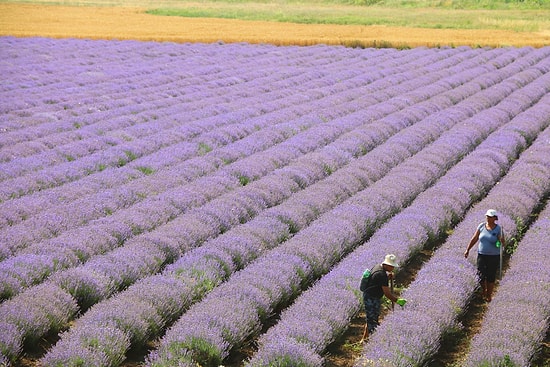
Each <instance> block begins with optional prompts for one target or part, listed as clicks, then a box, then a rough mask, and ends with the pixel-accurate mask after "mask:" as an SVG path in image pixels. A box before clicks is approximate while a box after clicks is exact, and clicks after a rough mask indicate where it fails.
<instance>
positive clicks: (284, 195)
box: [0, 37, 550, 367]
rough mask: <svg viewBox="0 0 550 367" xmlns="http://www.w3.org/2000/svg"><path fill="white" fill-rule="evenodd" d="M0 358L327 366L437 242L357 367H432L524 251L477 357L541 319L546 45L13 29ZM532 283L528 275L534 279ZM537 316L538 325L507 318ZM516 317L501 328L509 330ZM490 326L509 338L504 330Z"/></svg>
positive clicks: (546, 294)
mask: <svg viewBox="0 0 550 367" xmlns="http://www.w3.org/2000/svg"><path fill="white" fill-rule="evenodd" d="M0 53H1V55H2V57H1V58H0V68H1V70H2V74H1V75H2V76H1V80H2V83H1V85H0V97H1V102H0V302H1V303H0V352H1V354H0V366H3V365H6V366H17V365H19V364H21V361H22V360H23V359H25V358H28V355H29V353H30V351H31V350H32V351H34V352H33V353H36V350H37V349H39V348H38V347H37V346H38V345H41V346H42V347H44V342H45V341H46V340H47V341H48V343H47V345H46V347H45V350H44V352H43V353H41V355H39V356H38V357H36V360H35V361H34V363H35V364H36V365H39V366H123V365H124V364H125V360H126V359H127V356H128V355H129V353H131V351H135V350H140V349H144V348H149V349H150V351H148V352H147V353H145V355H144V356H143V359H142V360H141V361H140V363H142V364H143V365H144V366H150V367H153V366H154V367H160V366H189V367H191V366H193V367H196V366H203V367H211V366H213V367H215V366H219V365H223V364H224V363H226V361H227V360H228V359H229V358H230V357H231V356H232V353H234V352H235V351H236V350H238V349H239V348H240V347H242V346H243V345H250V346H253V348H254V352H253V354H252V355H251V356H250V357H249V358H247V359H246V360H243V361H242V363H241V365H242V366H246V367H260V366H265V367H267V366H274V367H275V366H278V367H285V366H287V367H313V366H315V367H317V366H318V367H320V366H323V365H324V363H325V358H326V352H327V348H328V346H329V345H331V343H333V342H334V341H336V340H338V338H339V337H340V336H341V335H342V334H343V333H344V332H345V331H346V330H347V328H348V327H349V324H350V320H351V319H353V318H354V317H356V316H357V315H358V313H359V312H360V310H361V307H362V304H361V296H360V293H359V280H360V278H361V274H362V272H363V270H364V269H365V268H366V267H371V266H372V265H374V263H376V262H379V261H381V259H383V257H384V255H385V254H386V253H390V252H391V253H394V254H396V255H397V257H398V259H399V262H400V263H401V264H403V266H404V267H407V262H409V261H411V259H412V258H413V257H414V256H415V255H416V254H418V253H419V252H420V251H422V250H424V249H426V248H428V247H433V246H434V245H437V248H436V250H435V251H434V253H433V256H432V257H431V258H430V259H429V260H428V261H427V262H426V263H425V264H423V266H422V268H421V270H420V271H419V272H418V274H416V276H415V279H414V281H412V283H411V284H410V285H408V286H407V287H406V288H405V289H404V290H403V292H402V296H403V297H405V298H406V299H407V300H408V302H407V304H406V306H405V307H403V308H396V309H395V310H394V311H393V312H390V313H389V314H388V315H387V316H385V318H384V320H383V322H382V323H381V325H380V327H379V328H378V329H377V331H376V332H375V333H374V334H373V335H372V336H371V338H370V339H369V341H368V343H365V344H364V347H363V349H362V351H360V352H358V355H357V360H356V362H355V366H356V367H359V366H372V367H376V366H394V367H397V366H399V367H402V366H422V365H424V364H426V363H427V361H429V360H430V358H432V357H433V356H434V355H435V353H437V351H438V349H439V348H440V346H441V340H442V338H444V337H445V335H447V334H448V333H449V332H450V331H451V330H455V329H456V328H457V327H459V321H458V320H459V317H460V316H461V315H462V314H463V313H464V312H465V310H466V309H467V308H468V304H469V303H470V302H471V300H472V298H473V297H474V295H475V293H476V292H477V275H476V270H475V255H474V254H475V252H474V251H472V255H471V256H470V257H469V258H468V259H465V258H464V256H463V253H464V250H465V248H466V245H467V243H468V241H469V239H470V237H471V235H472V233H473V231H474V230H475V228H476V226H477V224H478V223H480V222H481V221H483V220H484V213H485V211H486V210H487V209H488V208H495V209H497V210H498V211H499V213H500V215H499V223H500V224H501V225H502V226H503V227H504V229H505V231H506V234H507V237H508V242H509V243H511V244H513V245H514V247H517V249H516V250H515V252H514V253H513V254H511V255H510V260H509V264H507V265H508V266H507V267H506V269H505V270H506V271H505V272H504V274H503V276H502V279H501V281H500V282H499V285H498V288H497V290H496V294H495V297H494V299H493V301H492V302H491V303H490V304H489V305H488V306H487V312H486V313H485V316H484V318H483V320H482V324H481V325H482V326H481V328H480V331H479V333H478V334H477V335H475V336H474V337H473V338H472V339H471V343H470V348H469V351H468V352H467V355H466V357H465V360H464V361H461V362H460V363H463V365H464V366H468V367H477V366H486V367H490V366H502V365H503V363H509V364H508V365H506V366H529V365H530V363H531V362H532V361H533V359H534V358H535V357H536V356H537V353H538V352H539V350H540V347H541V343H542V341H543V340H544V338H545V336H546V334H547V330H548V326H549V322H550V321H549V320H550V257H549V256H547V250H548V244H549V240H548V238H550V233H549V231H550V229H549V228H550V205H548V197H549V194H550V47H544V48H531V47H525V48H498V49H490V48H469V47H457V48H433V49H431V48H415V49H410V50H396V49H374V48H372V49H354V48H345V47H333V46H326V45H317V46H309V47H293V46H291V47H276V46H272V45H267V44H265V45H251V44H245V43H242V44H238V43H236V44H222V43H218V44H176V43H154V42H137V41H91V40H77V39H64V40H53V39H46V38H12V37H0ZM526 269H529V270H530V271H526ZM517 315H528V317H517ZM503 320H505V321H503ZM495 330H498V332H495Z"/></svg>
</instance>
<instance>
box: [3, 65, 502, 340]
mask: <svg viewBox="0 0 550 367" xmlns="http://www.w3.org/2000/svg"><path fill="white" fill-rule="evenodd" d="M472 75H473V74H472V72H471V71H469V76H468V78H472ZM454 78H455V79H456V80H455V82H454V83H455V84H456V85H460V84H461V83H464V82H465V81H467V79H461V78H460V77H454ZM501 78H502V76H498V75H495V82H496V81H497V80H500V79H501ZM438 90H439V89H438V88H436V87H435V86H434V88H433V91H434V93H435V92H436V91H438ZM449 93H450V92H449ZM449 96H452V95H449ZM404 97H406V95H401V96H400V98H404ZM430 105H433V102H430ZM426 107H429V106H428V105H427V106H426ZM478 108H479V109H482V107H481V106H478ZM371 112H372V111H371ZM410 112H414V109H412V108H411V109H410V110H407V111H404V113H403V114H401V118H405V116H406V114H408V113H410ZM426 113H427V112H426ZM416 114H417V115H418V114H419V112H416ZM420 117H421V114H420V115H419V116H418V117H417V118H420ZM398 120H399V119H396V116H394V117H393V121H398ZM391 121H392V120H390V119H388V120H387V121H386V120H383V121H380V122H379V123H378V130H372V128H373V126H374V125H373V124H369V125H367V126H368V127H367V129H368V131H372V132H373V133H371V134H370V135H366V137H368V140H369V141H371V143H372V142H377V141H379V140H380V138H381V137H380V136H376V135H375V134H374V133H375V132H376V133H380V132H382V131H384V130H385V131H386V135H387V134H390V133H391V132H392V130H393V129H394V128H392V126H393V125H395V122H393V123H392V122H391ZM436 129H437V127H436V126H432V127H431V130H436ZM365 131H367V130H365ZM414 134H417V135H418V132H415V133H414ZM382 135H384V134H382ZM413 137H414V135H413V134H412V133H411V138H413ZM428 137H429V136H428ZM348 138H349V137H348ZM352 138H353V137H352ZM403 138H404V137H403V136H402V137H401V140H403ZM354 139H356V138H354ZM366 143H367V142H363V143H362V144H363V148H365V145H364V144H366ZM412 144H413V146H414V145H415V144H414V141H413V142H412ZM340 145H341V146H342V148H341V149H344V148H343V147H346V149H349V148H350V147H352V146H353V145H350V143H348V142H347V141H342V142H340ZM394 145H395V143H394ZM392 149H393V148H392ZM411 149H414V148H411ZM386 151H387V152H386V153H383V155H388V154H390V153H391V149H390V147H386ZM379 154H380V153H379ZM317 158H319V157H317ZM321 162H323V161H321ZM373 163H374V160H373ZM302 166H303V164H302ZM302 169H303V167H302ZM381 171H383V170H381ZM284 172H285V171H282V173H283V174H284ZM380 173H381V172H380ZM380 173H379V172H377V173H376V174H380ZM252 187H254V186H253V185H252ZM271 189H274V187H273V185H271ZM185 222H191V223H195V221H190V217H184V218H183V220H182V221H181V222H178V224H179V225H181V226H183V230H184V231H183V232H185V230H186V228H188V229H189V230H191V229H192V228H191V227H186V226H185ZM173 231H175V229H174V228H173V227H170V231H169V232H173ZM157 235H158V233H157ZM149 239H151V238H150V237H149ZM145 245H146V244H144V243H143V242H139V243H138V247H145V248H148V249H149V250H150V246H149V247H148V246H145ZM135 247H136V246H135V244H133V246H126V248H125V251H123V252H122V251H121V252H120V253H119V254H118V255H119V256H116V258H115V259H114V260H113V259H112V257H111V258H110V260H111V263H117V264H119V267H118V268H115V267H114V266H112V267H113V269H112V270H111V272H110V274H102V275H109V276H110V278H111V279H110V280H111V282H110V283H107V282H105V283H107V285H108V286H110V287H112V284H113V283H115V284H117V285H119V286H121V284H120V283H121V281H120V279H121V277H122V276H124V281H125V282H127V281H128V278H129V277H131V276H134V275H135V274H132V270H135V266H134V267H133V268H131V269H125V268H124V267H120V265H121V264H124V263H125V259H126V261H127V259H128V258H130V259H131V260H132V262H133V263H136V264H141V265H142V268H144V269H142V271H141V272H142V273H143V272H145V271H149V272H151V270H153V269H151V268H148V264H149V263H151V262H152V261H153V260H152V259H151V258H152V257H154V256H156V257H157V258H158V257H160V256H161V255H159V254H158V252H156V253H155V252H153V253H152V254H150V253H149V254H147V253H143V251H141V252H140V251H139V248H135ZM129 254H132V256H131V257H129ZM139 255H142V256H141V258H139ZM104 259H105V257H104V258H103V260H104ZM148 260H149V261H148ZM98 262H99V263H100V264H101V265H102V266H103V267H106V265H105V264H104V263H102V262H101V261H95V262H94V261H91V262H90V263H88V264H87V265H86V266H84V267H81V269H78V270H77V272H69V273H65V274H62V275H64V277H63V279H65V280H64V282H59V281H58V282H57V283H62V284H63V283H71V286H69V285H68V284H63V285H64V288H70V289H75V288H83V289H84V290H85V291H86V293H87V294H86V296H87V297H88V298H90V297H91V296H90V294H91V293H93V294H94V296H95V294H101V296H100V297H105V296H106V295H105V294H102V291H103V292H104V293H107V294H111V293H112V292H113V291H114V290H113V289H109V288H106V287H107V285H105V284H92V282H91V280H89V278H90V276H89V274H97V266H98V264H97V263H98ZM103 262H104V261H103ZM89 264H91V265H89ZM88 265H89V266H88ZM129 265H130V264H128V266H129ZM94 266H95V267H94ZM115 269H116V270H115ZM94 270H95V271H94ZM113 271H114V273H113ZM125 273H126V274H125ZM128 273H130V274H128ZM84 274H88V278H84ZM92 278H93V277H92ZM75 279H81V282H82V283H84V282H85V281H86V280H88V282H87V283H85V284H84V286H82V284H79V287H77V286H76V285H73V284H74V283H75ZM58 280H59V279H58ZM101 287H103V288H106V289H101V290H98V289H100V288H101ZM49 294H51V295H55V296H56V297H58V298H59V292H58V291H52V289H51V288H48V287H37V288H35V289H34V290H32V291H31V292H27V293H26V294H24V295H22V296H21V297H19V298H18V299H16V300H14V301H13V302H8V303H7V304H6V305H5V307H4V311H5V312H8V314H10V312H9V311H6V310H12V309H19V308H20V307H21V304H22V303H27V304H28V303H29V300H31V299H36V300H40V301H36V302H35V304H36V306H37V308H39V307H41V306H42V304H43V303H44V302H46V300H47V299H48V295H49ZM100 297H98V298H100ZM78 298H79V299H81V298H80V297H78ZM86 301H89V300H86ZM82 302H83V301H82V300H81V303H82ZM18 305H19V306H18ZM59 308H60V311H61V312H60V313H59V314H60V316H61V319H62V320H64V319H65V318H66V317H67V316H68V315H67V314H66V313H64V312H65V311H66V310H70V309H71V308H68V307H66V305H64V304H62V303H61V304H59ZM31 309H32V307H31ZM53 313H54V312H52V311H51V310H50V314H53ZM37 314H40V312H39V310H37ZM14 317H15V316H13V315H12V316H10V317H8V318H11V319H13V318H14ZM29 319H32V318H31V317H27V318H26V319H25V321H27V322H28V320H29ZM51 319H52V318H50V319H49V320H48V321H49V323H44V322H42V324H40V323H39V320H33V322H28V324H26V325H25V326H26V327H25V328H24V331H25V334H29V335H32V336H34V337H36V336H37V335H41V333H43V332H45V331H47V330H48V325H49V327H50V328H51V327H57V326H58V325H57V323H53V324H52V321H51ZM54 319H55V318H54ZM18 322H19V323H20V324H21V323H23V322H22V320H18ZM37 323H38V324H37Z"/></svg>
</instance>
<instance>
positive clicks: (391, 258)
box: [382, 254, 399, 268]
mask: <svg viewBox="0 0 550 367" xmlns="http://www.w3.org/2000/svg"><path fill="white" fill-rule="evenodd" d="M396 260H397V257H396V256H395V255H394V254H389V255H386V257H385V258H384V262H383V263H382V264H386V265H390V266H393V267H394V268H397V267H398V266H399V264H398V263H397V261H396Z"/></svg>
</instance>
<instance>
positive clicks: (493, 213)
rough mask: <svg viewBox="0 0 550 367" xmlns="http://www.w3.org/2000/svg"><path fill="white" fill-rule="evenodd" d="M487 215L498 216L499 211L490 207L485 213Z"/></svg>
mask: <svg viewBox="0 0 550 367" xmlns="http://www.w3.org/2000/svg"><path fill="white" fill-rule="evenodd" d="M485 215H486V216H488V217H498V213H497V211H496V210H495V209H489V210H487V212H486V213H485Z"/></svg>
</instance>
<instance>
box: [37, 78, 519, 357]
mask: <svg viewBox="0 0 550 367" xmlns="http://www.w3.org/2000/svg"><path fill="white" fill-rule="evenodd" d="M504 69H505V70H501V71H498V72H495V73H494V75H493V76H492V77H493V78H494V82H495V83H496V82H497V81H498V80H501V79H502V78H503V76H504V75H507V73H508V72H510V71H511V70H509V69H510V68H504ZM506 69H508V70H506ZM473 74H475V72H474V73H473ZM468 78H472V70H469V71H468V72H464V73H462V74H458V75H454V76H453V77H452V79H454V83H455V85H456V86H457V87H458V85H462V87H463V88H466V89H468V88H470V87H469V85H468V84H471V83H472V82H466V81H467V79H468ZM448 81H449V80H447V81H446V82H448ZM462 83H463V84H462ZM432 87H433V89H434V91H435V90H438V88H436V86H435V85H434V86H432ZM448 93H450V92H446V93H443V95H445V94H448ZM502 93H504V94H506V93H509V92H508V91H502ZM483 95H492V96H493V97H495V96H496V95H497V93H496V92H495V90H494V89H493V90H488V91H486V92H479V93H478V94H476V95H474V96H472V97H470V98H468V100H466V101H464V102H462V103H459V104H458V105H454V106H452V107H450V108H448V109H446V110H444V111H440V112H437V113H433V114H431V115H430V116H429V117H426V118H425V119H424V120H423V121H421V122H417V123H416V124H414V125H413V126H412V127H410V128H408V129H405V130H403V131H402V132H400V133H398V134H396V135H395V136H394V137H392V138H390V139H389V140H388V141H387V142H386V143H384V144H383V145H380V146H379V147H378V148H376V149H375V150H373V151H372V152H370V153H368V154H366V155H365V156H364V157H362V158H360V159H358V160H357V161H355V162H353V163H350V164H349V165H348V166H347V167H346V168H345V169H342V170H340V171H337V172H335V173H333V174H332V175H331V176H330V177H329V178H327V179H326V180H323V181H322V182H320V183H319V184H318V185H312V186H311V187H309V188H308V190H305V191H304V192H302V193H299V194H294V195H293V196H292V197H291V198H290V199H289V200H287V201H286V202H285V203H283V204H282V205H279V206H278V207H276V208H273V209H272V210H268V211H266V212H265V214H263V215H261V216H259V217H258V218H256V219H255V220H253V221H251V222H249V223H248V224H247V225H243V226H240V227H237V228H235V229H234V230H232V231H229V232H227V233H225V234H224V235H222V236H219V237H218V238H216V239H215V240H213V241H209V242H207V243H205V244H203V245H202V246H201V248H199V249H197V250H195V251H190V252H189V253H188V254H186V255H185V256H184V257H183V258H182V259H181V260H180V261H178V262H176V263H175V264H173V265H172V266H170V267H169V268H168V269H167V270H166V271H165V272H164V273H163V276H154V277H152V278H151V279H145V280H144V281H141V282H139V283H138V284H136V285H135V286H133V287H131V288H129V289H128V290H127V291H125V292H123V293H120V294H118V295H117V296H116V297H114V298H112V299H110V300H107V301H106V302H103V303H101V304H99V305H97V307H94V308H92V309H91V310H90V311H89V312H88V313H87V314H86V315H85V316H84V317H83V318H81V319H80V320H78V321H77V324H76V326H75V327H73V328H72V329H71V331H70V332H69V333H68V334H65V335H64V337H63V340H62V342H60V343H59V344H58V345H57V346H56V347H55V348H54V349H53V350H52V351H50V353H49V354H48V356H47V357H46V360H47V361H48V364H55V362H54V361H56V362H57V363H63V364H70V361H74V360H78V359H80V358H83V356H87V358H89V359H90V358H92V356H93V357H94V358H93V359H94V360H99V361H100V360H102V359H105V355H107V356H108V359H109V362H108V363H107V362H104V364H116V363H118V362H119V361H120V360H122V359H123V358H124V355H123V354H120V353H121V352H124V351H125V348H123V347H122V346H124V345H125V343H127V339H130V340H131V342H132V344H133V345H134V346H135V344H140V343H143V342H144V337H147V336H148V335H147V334H149V337H150V334H154V333H155V332H156V331H157V330H162V329H163V328H164V327H165V324H166V320H170V319H172V318H173V317H174V316H176V314H175V310H174V304H175V303H176V302H175V301H174V298H175V296H174V294H173V293H174V291H172V292H171V293H167V288H166V285H167V284H170V285H173V284H178V285H179V287H177V288H171V289H177V292H176V294H177V298H179V299H184V300H185V302H186V303H185V304H190V302H191V300H196V299H198V298H200V297H202V296H203V295H204V294H205V293H206V292H207V291H209V290H210V288H211V286H212V285H217V284H219V283H220V282H221V281H223V280H224V279H225V278H226V277H227V276H228V275H229V273H231V272H233V271H235V270H236V269H239V268H241V267H244V265H246V264H247V263H248V262H250V261H251V260H252V259H254V258H255V257H257V256H259V255H260V254H261V253H262V252H265V251H267V250H268V249H269V248H272V247H275V246H277V245H278V244H279V243H280V242H282V241H283V240H284V239H285V238H286V237H287V236H288V232H289V230H290V228H289V223H288V222H291V223H292V224H291V226H292V228H294V230H295V231H296V230H300V229H302V228H304V227H305V225H306V224H308V223H309V222H311V220H313V219H314V218H315V217H316V216H317V213H319V212H321V213H322V212H324V211H326V210H327V209H328V208H330V207H332V206H334V205H335V204H336V203H338V202H339V201H340V200H336V199H337V198H339V199H341V200H343V199H344V198H345V197H347V196H350V195H352V194H354V193H356V192H357V191H358V190H359V189H361V187H363V186H365V185H366V184H371V185H373V183H374V181H376V179H378V178H379V177H381V176H382V175H384V174H385V172H387V171H388V169H389V168H390V167H391V166H393V165H395V164H397V163H398V162H399V161H401V160H402V159H404V158H406V157H407V156H410V155H411V154H413V153H414V152H415V151H416V150H417V149H420V148H421V147H423V146H425V145H426V144H427V143H428V142H429V141H431V140H432V139H434V138H435V137H436V136H437V134H438V133H441V132H443V131H444V130H442V129H445V128H450V127H452V126H453V125H455V124H456V123H458V122H460V121H461V120H456V121H453V120H452V119H450V120H449V119H448V116H452V115H453V114H456V115H457V116H460V114H459V113H458V112H459V111H460V110H461V109H462V108H464V107H465V106H470V108H471V107H473V106H474V105H475V103H472V102H473V101H476V100H478V99H479V97H481V96H483ZM503 96H504V95H501V97H503ZM402 97H406V94H405V95H403V96H402ZM439 97H441V95H439ZM432 102H433V98H432V100H428V101H426V103H424V104H423V105H425V107H426V108H428V107H429V106H430V105H431V104H432ZM414 107H415V108H418V107H420V106H419V105H415V106H414ZM483 108H484V107H483V106H481V105H478V106H477V107H476V108H475V109H477V110H478V111H481V110H483ZM409 111H412V109H405V110H404V111H402V112H400V113H399V115H400V116H401V117H403V116H405V115H406V114H407V113H409ZM453 111H454V112H453ZM433 112H435V111H433ZM444 116H447V120H448V122H447V123H446V124H442V122H441V121H442V120H444ZM396 117H397V116H395V115H394V116H392V118H391V119H395V118H396ZM391 119H390V118H386V119H382V120H381V121H380V123H381V124H383V125H385V126H391V124H390V122H391ZM462 121H463V120H462ZM367 128H368V129H369V130H370V131H372V126H371V125H369V126H368V127H367ZM425 132H431V133H430V134H426V133H425ZM455 134H456V133H455ZM447 144H448V141H447V139H444V141H443V142H441V143H440V144H439V145H438V146H441V147H442V146H444V145H447ZM470 146H471V144H466V145H465V146H464V147H463V149H468V148H469V147H470ZM403 148H406V149H403ZM441 149H443V148H441ZM390 154H393V155H394V156H395V157H394V159H393V160H392V161H388V162H387V163H386V165H387V166H386V167H385V166H384V165H380V163H381V162H380V158H381V157H384V156H388V155H390ZM425 156H426V155H425V154H424V155H422V157H418V155H417V157H416V158H415V160H414V162H409V163H407V164H406V165H400V166H398V167H399V170H398V172H399V177H401V178H403V177H404V176H406V175H410V173H411V170H418V169H419V168H418V167H421V164H422V163H421V162H422V160H423V159H424V158H426V157H425ZM457 157H458V155H455V156H454V159H456V158H457ZM452 160H453V158H452V157H451V158H450V159H448V160H447V159H442V162H441V163H440V164H441V166H442V167H441V170H444V167H446V166H447V165H449V164H452V163H451V162H452ZM365 167H370V169H371V170H372V169H373V168H375V167H376V169H375V170H372V171H370V170H369V171H368V172H365V169H364V168H365ZM392 172H393V174H391V175H390V176H391V178H388V175H386V176H385V177H384V178H382V179H381V181H380V182H378V183H376V184H374V185H377V187H378V189H375V188H373V190H381V189H380V188H384V189H385V188H387V186H388V183H389V182H392V181H395V180H396V176H397V175H398V173H397V171H395V169H394V170H392ZM365 174H368V176H366V177H365ZM433 174H434V175H435V174H436V173H435V172H434V173H433ZM430 177H431V176H430ZM430 177H427V178H424V179H425V180H428V181H429V180H430ZM419 179H420V177H419ZM422 188H423V185H422V184H419V185H417V187H416V192H418V191H420V190H422ZM343 189H345V190H346V191H347V193H346V192H344V191H343ZM414 192H415V191H411V192H409V193H408V195H414ZM306 203H307V207H304V204H306ZM385 212H391V210H388V211H385ZM281 219H283V220H284V221H281ZM268 226H270V227H271V228H272V232H273V233H272V234H271V235H270V236H269V237H268V236H266V234H265V232H266V229H267V228H268ZM258 234H261V236H259V235H258ZM267 238H270V240H269V241H267ZM239 242H245V243H246V244H247V246H246V248H242V244H241V245H239V246H238V247H236V246H237V244H239ZM213 259H215V261H213ZM145 290H146V292H145ZM155 299H159V300H163V302H162V303H160V304H158V302H153V303H154V310H155V311H156V314H158V315H160V317H161V319H160V320H158V319H152V318H150V317H149V315H150V313H151V308H150V307H144V306H143V305H144V303H150V302H151V300H155ZM167 300H170V302H167ZM135 305H142V306H141V307H136V306H135ZM187 307H188V306H185V307H180V309H179V310H178V312H179V313H181V312H183V309H184V308H187ZM113 309H116V310H117V311H116V313H115V314H116V317H117V318H119V319H124V320H133V324H132V325H131V326H130V325H128V324H124V325H113V324H114V322H113V313H112V310H113ZM136 320H142V322H137V321H136ZM106 325H108V329H109V330H110V331H111V332H113V330H117V331H118V339H117V342H115V343H113V341H112V340H110V342H111V343H112V345H115V346H117V348H118V349H117V350H116V351H114V350H113V349H112V348H111V347H109V346H105V347H107V348H108V350H109V352H106V351H105V349H104V347H102V348H96V350H95V355H94V353H91V352H90V350H89V343H88V340H87V338H84V337H83V335H94V334H99V333H101V332H102V330H104V329H105V328H106ZM67 351H71V352H70V353H68V352H67Z"/></svg>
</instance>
